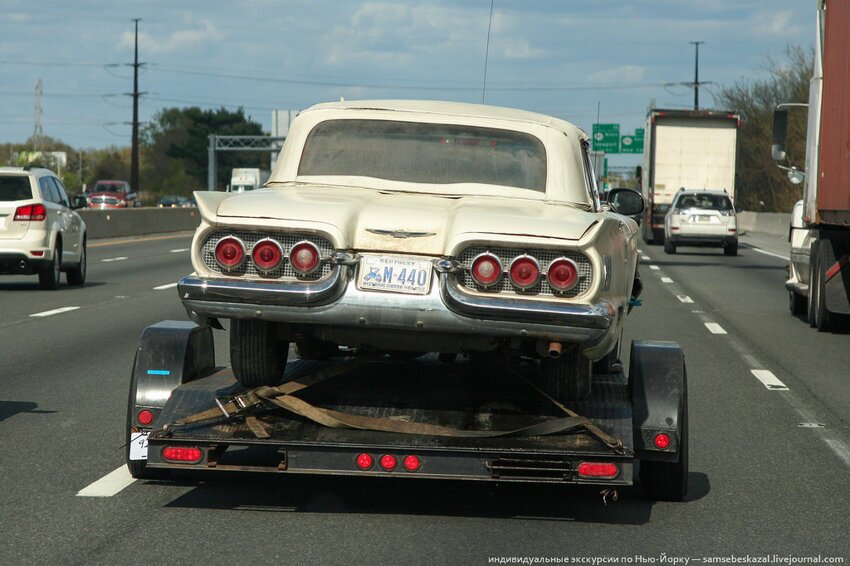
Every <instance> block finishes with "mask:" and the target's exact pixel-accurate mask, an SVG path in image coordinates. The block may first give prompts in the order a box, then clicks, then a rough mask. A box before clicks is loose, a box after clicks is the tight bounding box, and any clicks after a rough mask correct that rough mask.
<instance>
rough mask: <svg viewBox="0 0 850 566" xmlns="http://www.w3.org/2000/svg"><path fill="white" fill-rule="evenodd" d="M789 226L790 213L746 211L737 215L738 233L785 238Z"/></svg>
mask: <svg viewBox="0 0 850 566" xmlns="http://www.w3.org/2000/svg"><path fill="white" fill-rule="evenodd" d="M790 224H791V214H790V213H784V212H746V211H744V212H739V213H738V231H739V232H756V233H759V234H769V235H771V236H780V237H782V238H787V237H788V226H789V225H790Z"/></svg>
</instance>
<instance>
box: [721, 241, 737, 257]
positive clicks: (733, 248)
mask: <svg viewBox="0 0 850 566" xmlns="http://www.w3.org/2000/svg"><path fill="white" fill-rule="evenodd" d="M723 253H724V254H726V255H729V256H736V255H738V242H729V243H727V244H726V245H725V246H723Z"/></svg>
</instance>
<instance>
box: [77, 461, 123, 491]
mask: <svg viewBox="0 0 850 566" xmlns="http://www.w3.org/2000/svg"><path fill="white" fill-rule="evenodd" d="M134 481H136V480H135V478H133V476H131V475H130V470H128V469H127V466H121V467H120V468H118V469H116V470H113V471H111V472H109V473H108V474H106V475H105V476H103V477H102V478H100V479H99V480H97V481H96V482H94V483H91V484H89V485H87V486H86V487H84V488H83V489H81V490H80V491H78V492H77V497H112V496H113V495H115V494H116V493H118V492H119V491H121V490H122V489H124V488H125V487H127V486H129V485H131V484H132V483H133V482H134Z"/></svg>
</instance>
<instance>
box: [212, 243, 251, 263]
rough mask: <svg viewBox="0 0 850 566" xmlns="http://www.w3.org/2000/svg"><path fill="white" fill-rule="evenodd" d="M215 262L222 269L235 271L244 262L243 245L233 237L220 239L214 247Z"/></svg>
mask: <svg viewBox="0 0 850 566" xmlns="http://www.w3.org/2000/svg"><path fill="white" fill-rule="evenodd" d="M215 260H216V261H217V262H218V264H219V266H221V268H222V269H225V270H231V269H236V268H237V267H239V266H240V265H242V262H243V261H245V244H243V243H242V240H240V239H239V238H234V237H233V236H226V237H224V238H222V239H221V240H219V241H218V243H217V244H216V245H215Z"/></svg>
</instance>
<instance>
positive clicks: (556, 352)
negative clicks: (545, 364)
mask: <svg viewBox="0 0 850 566" xmlns="http://www.w3.org/2000/svg"><path fill="white" fill-rule="evenodd" d="M547 353H548V355H549V357H550V358H553V359H557V358H560V357H561V343H560V342H549V348H548V350H547Z"/></svg>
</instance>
